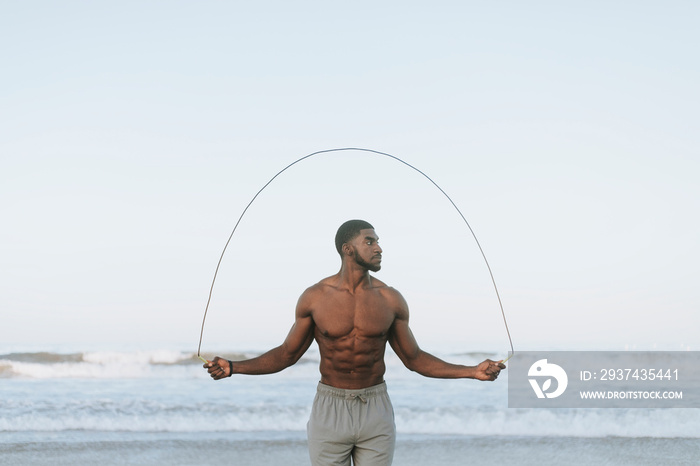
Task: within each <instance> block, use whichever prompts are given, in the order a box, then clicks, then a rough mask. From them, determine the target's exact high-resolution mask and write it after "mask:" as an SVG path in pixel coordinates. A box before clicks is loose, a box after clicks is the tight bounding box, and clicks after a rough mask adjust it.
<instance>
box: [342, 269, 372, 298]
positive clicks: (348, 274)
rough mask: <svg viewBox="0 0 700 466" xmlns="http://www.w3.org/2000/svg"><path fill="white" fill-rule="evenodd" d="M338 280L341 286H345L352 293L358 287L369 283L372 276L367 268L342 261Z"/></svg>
mask: <svg viewBox="0 0 700 466" xmlns="http://www.w3.org/2000/svg"><path fill="white" fill-rule="evenodd" d="M338 281H339V286H340V287H341V288H346V289H347V290H348V291H350V292H351V293H354V292H355V291H356V290H357V289H358V288H363V287H365V286H367V285H371V283H372V276H371V275H370V274H369V270H367V269H366V268H364V267H360V266H358V265H357V264H347V263H344V264H343V265H342V267H341V268H340V272H338Z"/></svg>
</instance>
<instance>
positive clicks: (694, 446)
mask: <svg viewBox="0 0 700 466" xmlns="http://www.w3.org/2000/svg"><path fill="white" fill-rule="evenodd" d="M220 355H221V356H223V357H226V358H228V359H234V358H240V357H248V356H253V355H255V353H252V352H250V353H246V352H242V351H229V352H224V353H223V354H220ZM207 356H209V357H211V356H212V355H207ZM439 356H441V357H443V358H445V359H447V360H449V361H451V362H457V363H464V364H475V363H478V362H480V361H481V360H483V359H484V358H487V357H488V358H492V359H500V358H501V357H502V355H497V354H490V353H464V354H441V355H439ZM318 379H319V373H318V354H317V353H315V352H314V351H312V350H310V351H309V353H307V355H305V357H304V358H303V359H302V360H301V361H300V362H299V363H297V365H295V366H293V367H291V368H289V369H287V370H285V371H283V372H281V373H278V374H272V375H265V376H236V377H233V378H228V379H224V380H222V381H213V380H212V379H210V378H209V376H208V374H207V373H206V371H205V370H204V369H203V368H202V363H201V361H199V359H197V357H196V355H195V354H194V353H193V352H188V351H177V350H169V349H164V350H154V351H92V352H70V351H63V352H62V351H56V350H55V349H52V350H51V351H14V352H13V351H6V352H4V353H0V464H2V465H22V466H25V465H48V464H51V465H63V464H65V465H68V464H70V465H76V464H85V465H92V464H94V465H98V464H99V465H100V466H105V465H117V464H119V465H124V464H133V465H161V464H162V465H209V464H211V465H214V464H216V465H221V464H232V465H255V466H266V465H305V464H309V460H308V456H307V450H306V433H305V429H306V421H307V419H308V416H309V413H310V408H311V403H312V401H313V397H314V395H315V390H316V384H317V382H318ZM507 379H508V371H507V370H506V371H504V372H503V373H502V375H501V377H499V379H498V380H497V381H496V382H478V381H473V380H436V379H428V378H424V377H421V376H419V375H417V374H414V373H411V372H410V371H408V370H407V369H405V368H404V367H403V366H402V364H401V362H400V361H399V360H398V358H397V357H396V356H395V355H394V354H393V353H390V352H389V353H388V354H387V375H386V381H387V386H388V389H389V393H390V396H391V398H392V402H393V404H394V410H395V416H396V426H397V432H398V439H397V447H396V454H395V460H394V464H395V465H398V466H413V465H464V464H479V465H481V464H485V465H488V464H514V465H538V466H541V465H550V464H551V465H555V464H557V465H558V464H596V465H601V464H609V465H652V464H653V465H656V464H680V465H683V464H688V465H690V464H698V462H699V461H700V460H699V458H700V410H698V409H514V408H508V391H507V385H508V380H507Z"/></svg>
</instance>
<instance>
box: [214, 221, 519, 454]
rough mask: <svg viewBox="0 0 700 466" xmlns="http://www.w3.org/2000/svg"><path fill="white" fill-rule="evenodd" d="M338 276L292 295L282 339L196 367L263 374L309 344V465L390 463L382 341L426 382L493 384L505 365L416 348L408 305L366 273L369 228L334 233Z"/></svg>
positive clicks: (374, 251) (374, 249)
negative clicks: (314, 377) (314, 382)
mask: <svg viewBox="0 0 700 466" xmlns="http://www.w3.org/2000/svg"><path fill="white" fill-rule="evenodd" d="M335 243H336V249H337V250H338V253H339V254H340V256H341V258H342V265H341V268H340V271H339V272H338V273H337V274H335V275H333V276H330V277H328V278H325V279H323V280H321V281H320V282H319V283H317V284H315V285H313V286H311V287H310V288H308V289H307V290H306V291H304V293H303V294H302V295H301V297H300V298H299V301H298V303H297V307H296V317H295V321H294V325H293V326H292V329H291V330H290V331H289V334H288V335H287V338H286V339H285V340H284V342H283V343H282V344H281V345H280V346H278V347H276V348H274V349H272V350H270V351H268V352H267V353H265V354H263V355H261V356H258V357H256V358H253V359H248V360H245V361H235V362H233V361H227V360H226V359H222V358H219V357H218V356H217V357H215V358H214V359H213V360H212V361H209V362H207V363H206V364H205V365H204V367H205V368H206V369H207V370H208V372H209V374H210V375H211V377H212V378H214V379H215V380H219V379H222V378H225V377H230V376H231V375H233V374H271V373H274V372H279V371H281V370H283V369H285V368H287V367H289V366H291V365H293V364H294V363H296V362H297V361H298V360H299V358H301V356H302V355H303V354H304V353H305V352H306V350H307V349H309V346H311V343H312V342H313V341H314V340H316V342H317V343H318V348H319V352H320V355H321V363H320V371H321V381H320V383H319V385H318V390H317V393H316V398H315V400H314V404H313V409H312V412H311V418H310V420H309V422H308V424H307V433H308V439H309V454H310V456H311V462H312V464H313V465H318V466H320V465H346V466H349V465H350V458H351V457H352V458H353V462H354V464H355V465H357V466H360V465H371V466H379V465H390V464H391V462H392V459H393V455H394V444H395V439H396V428H395V425H394V412H393V408H392V406H391V401H390V400H389V396H388V395H387V391H386V384H385V383H384V372H385V370H386V366H385V364H384V352H385V350H386V343H387V342H389V344H390V345H391V347H392V348H393V350H394V352H395V353H396V354H397V355H398V357H399V358H400V359H401V361H402V362H403V364H404V365H405V366H406V367H407V368H408V369H410V370H412V371H415V372H418V373H419V374H421V375H424V376H426V377H437V378H445V379H452V378H472V379H478V380H495V379H496V378H497V377H498V374H499V373H500V371H501V369H505V365H503V363H501V362H494V361H491V360H488V359H487V360H485V361H484V362H482V363H480V364H479V365H477V366H462V365H457V364H450V363H448V362H445V361H443V360H441V359H439V358H437V357H435V356H433V355H431V354H429V353H426V352H425V351H423V350H421V349H420V347H419V346H418V343H417V342H416V340H415V338H414V337H413V333H412V332H411V329H410V328H409V326H408V305H407V304H406V301H405V300H404V298H403V296H401V294H400V293H399V292H398V291H396V290H395V289H393V288H391V287H389V286H387V285H386V284H384V283H383V282H381V281H379V280H377V279H376V278H374V277H373V276H372V275H370V273H369V272H370V271H372V272H377V271H379V269H380V268H381V262H382V248H381V247H380V246H379V238H378V236H377V234H376V233H375V231H374V227H373V226H372V225H370V224H369V223H367V222H365V221H363V220H350V221H348V222H345V223H344V224H343V225H341V227H340V228H339V229H338V233H337V234H336V238H335Z"/></svg>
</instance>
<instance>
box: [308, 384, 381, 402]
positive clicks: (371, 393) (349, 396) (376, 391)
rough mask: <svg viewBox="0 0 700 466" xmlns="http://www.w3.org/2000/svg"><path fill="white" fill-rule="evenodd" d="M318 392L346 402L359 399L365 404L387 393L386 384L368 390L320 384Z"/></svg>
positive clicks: (373, 386)
mask: <svg viewBox="0 0 700 466" xmlns="http://www.w3.org/2000/svg"><path fill="white" fill-rule="evenodd" d="M317 391H318V393H322V394H324V395H328V396H332V397H335V398H342V399H344V400H355V399H359V400H361V401H363V402H365V403H366V402H367V399H368V398H372V397H375V396H379V395H384V394H386V393H387V389H386V382H382V383H380V384H377V385H372V386H371V387H367V388H360V389H357V390H349V389H345V388H336V387H332V386H330V385H326V384H324V383H321V382H319V383H318V388H317Z"/></svg>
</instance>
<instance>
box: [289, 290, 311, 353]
mask: <svg viewBox="0 0 700 466" xmlns="http://www.w3.org/2000/svg"><path fill="white" fill-rule="evenodd" d="M313 339H314V320H313V317H312V315H311V309H310V308H309V307H308V306H307V305H306V304H305V300H304V296H302V298H300V299H299V302H298V303H297V308H296V311H295V316H294V325H292V328H291V329H290V330H289V333H288V334H287V338H286V339H285V340H284V344H283V346H284V348H285V350H286V351H288V352H290V353H294V354H297V353H301V354H303V353H304V352H306V350H307V349H308V348H309V346H311V342H312V341H313ZM301 354H299V356H301Z"/></svg>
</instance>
